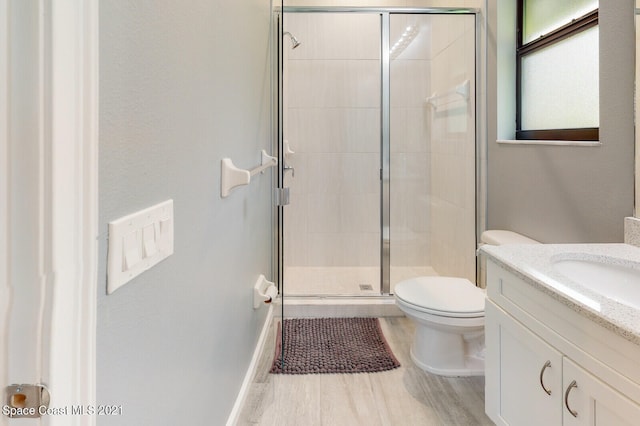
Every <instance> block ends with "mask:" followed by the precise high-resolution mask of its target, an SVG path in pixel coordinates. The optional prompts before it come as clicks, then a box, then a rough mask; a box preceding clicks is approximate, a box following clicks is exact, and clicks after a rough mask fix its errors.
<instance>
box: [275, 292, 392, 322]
mask: <svg viewBox="0 0 640 426" xmlns="http://www.w3.org/2000/svg"><path fill="white" fill-rule="evenodd" d="M281 304H282V298H280V297H279V298H278V299H277V306H275V308H276V309H275V310H274V315H276V316H281V315H282V310H281V307H282V306H281ZM403 315H404V314H403V313H402V311H401V310H400V309H399V308H398V307H397V306H396V304H395V299H394V297H393V296H389V295H380V296H350V297H349V296H324V295H323V296H287V295H285V297H284V317H285V318H345V317H396V316H403Z"/></svg>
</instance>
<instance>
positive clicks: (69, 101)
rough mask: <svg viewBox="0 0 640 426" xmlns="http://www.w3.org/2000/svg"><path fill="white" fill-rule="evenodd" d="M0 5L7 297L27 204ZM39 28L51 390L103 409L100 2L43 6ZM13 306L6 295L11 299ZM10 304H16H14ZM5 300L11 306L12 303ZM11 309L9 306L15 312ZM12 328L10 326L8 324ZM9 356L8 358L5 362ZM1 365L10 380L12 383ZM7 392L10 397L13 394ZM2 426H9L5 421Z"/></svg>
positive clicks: (7, 12) (56, 419)
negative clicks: (17, 230)
mask: <svg viewBox="0 0 640 426" xmlns="http://www.w3.org/2000/svg"><path fill="white" fill-rule="evenodd" d="M15 1H21V0H0V118H1V119H2V120H1V121H4V122H5V123H6V124H7V125H6V126H5V127H3V128H0V292H2V293H4V294H9V293H10V292H12V291H15V289H17V288H19V287H18V286H19V285H20V283H18V282H12V277H11V273H10V266H11V265H10V261H11V259H12V257H13V256H12V253H11V250H12V245H11V239H12V238H17V237H15V236H13V235H11V216H10V214H11V209H10V203H11V200H12V199H16V198H17V197H20V191H19V188H14V187H12V186H11V181H10V179H9V178H10V175H11V167H12V164H11V157H10V154H11V144H12V143H18V141H12V140H11V133H10V127H11V123H12V121H15V120H19V119H20V118H21V117H20V111H19V110H17V109H16V110H13V111H12V110H11V102H10V99H11V98H10V97H11V95H12V94H11V77H12V76H11V72H10V71H11V49H12V45H11V39H10V35H11V26H12V25H20V23H19V22H12V21H11V5H12V2H15ZM38 8H39V15H40V19H39V22H38V32H39V34H38V35H37V36H38V38H39V59H38V69H39V70H38V72H39V75H40V83H41V84H40V85H39V88H38V93H39V112H38V123H34V125H37V126H38V128H39V130H40V131H39V133H40V137H39V139H40V141H39V149H38V152H37V153H36V155H37V156H38V159H39V164H40V166H39V170H38V172H39V176H40V177H41V179H40V182H41V184H40V185H39V186H40V188H39V190H38V194H37V196H38V200H39V201H38V204H39V205H38V206H37V208H38V209H39V211H40V214H41V221H40V225H39V226H38V231H37V236H38V239H39V243H38V244H39V247H40V252H41V258H42V259H40V260H41V261H40V262H38V263H39V265H38V267H39V273H40V275H41V276H42V277H43V282H44V287H43V290H42V291H43V293H44V297H45V302H44V304H45V306H44V310H43V312H44V318H43V320H42V330H41V333H42V334H41V335H42V339H41V341H40V344H39V346H40V347H39V348H37V350H40V352H41V360H42V361H41V365H39V366H34V368H36V369H39V370H40V371H41V372H42V373H41V377H42V384H45V385H46V386H47V387H48V389H49V391H50V393H51V403H50V406H51V407H65V406H71V405H75V406H77V405H90V404H91V405H93V404H95V393H96V391H95V389H96V305H97V299H96V294H97V269H98V268H97V265H98V247H97V242H98V240H97V237H98V118H99V117H98V87H99V86H98V85H99V80H98V65H99V61H98V38H99V32H98V11H99V9H98V8H99V3H98V0H50V1H40V2H39V5H38ZM3 299H4V298H3ZM4 300H6V299H4ZM3 303H4V302H3ZM8 309H10V306H8V305H6V304H4V305H0V313H2V314H6V313H7V312H8ZM7 322H8V321H3V323H5V324H7ZM10 326H11V325H10V324H8V325H7V326H5V328H3V329H2V330H0V351H2V354H3V355H6V354H8V353H10V352H9V351H10V350H11V348H8V347H7V346H8V345H7V339H6V336H7V331H8V327H10ZM4 358H5V359H6V356H5V357H4ZM7 369H8V365H7V362H6V361H4V362H2V363H0V379H3V381H2V383H5V381H4V380H6V378H7V375H6V373H7V371H8V370H7ZM3 394H4V390H3ZM43 421H44V423H45V424H49V425H63V424H64V425H70V424H71V425H87V426H89V425H94V424H95V417H94V416H47V417H46V418H44V420H43ZM0 424H1V425H3V424H8V420H7V418H6V417H4V416H2V417H1V419H0Z"/></svg>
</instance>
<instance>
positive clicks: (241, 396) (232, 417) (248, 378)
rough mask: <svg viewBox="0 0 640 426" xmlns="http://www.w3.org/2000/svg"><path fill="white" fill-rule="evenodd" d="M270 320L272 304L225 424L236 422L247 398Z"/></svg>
mask: <svg viewBox="0 0 640 426" xmlns="http://www.w3.org/2000/svg"><path fill="white" fill-rule="evenodd" d="M272 320H273V305H269V311H268V312H267V318H266V319H265V320H264V325H263V326H262V331H261V332H260V337H259V338H258V343H257V344H256V349H255V350H254V351H253V357H252V358H251V363H250V364H249V368H248V369H247V374H245V376H244V381H243V382H242V387H241V388H240V392H238V397H237V398H236V403H235V404H234V405H233V409H232V410H231V414H229V418H228V419H227V426H234V425H236V424H237V423H238V416H239V415H240V411H242V407H243V406H244V402H245V400H246V399H247V394H248V393H249V388H251V383H252V382H253V378H254V377H255V375H256V371H257V369H258V361H259V360H260V355H261V354H262V350H263V349H264V345H265V342H266V341H267V335H268V334H269V328H270V327H271V321H272Z"/></svg>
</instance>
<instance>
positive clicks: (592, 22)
mask: <svg viewBox="0 0 640 426" xmlns="http://www.w3.org/2000/svg"><path fill="white" fill-rule="evenodd" d="M518 8H519V9H518V37H517V40H518V46H517V54H516V56H517V69H516V72H517V80H516V81H517V88H516V102H517V112H516V139H540V140H598V127H599V96H598V87H599V85H598V77H599V73H598V9H597V8H598V1H597V0H567V1H561V2H558V1H557V0H519V1H518Z"/></svg>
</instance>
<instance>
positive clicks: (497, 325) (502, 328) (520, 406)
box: [485, 301, 562, 426]
mask: <svg viewBox="0 0 640 426" xmlns="http://www.w3.org/2000/svg"><path fill="white" fill-rule="evenodd" d="M485 330H486V335H485V338H486V345H487V348H486V358H485V380H486V382H485V383H486V385H485V386H486V389H485V409H486V412H487V415H488V416H489V417H490V418H491V420H493V421H494V422H495V423H496V424H499V425H518V426H520V425H534V426H539V425H549V426H552V425H560V424H561V423H562V404H561V403H560V400H561V396H562V354H561V353H560V352H558V351H557V350H555V349H554V348H553V347H551V346H549V345H548V344H547V343H546V342H545V341H543V340H541V339H540V338H539V337H537V336H536V335H534V334H533V333H531V332H530V331H529V330H528V329H526V328H525V327H524V326H523V325H522V324H520V323H519V322H518V321H516V320H515V319H513V318H512V317H511V316H509V315H508V314H506V313H505V312H504V311H502V309H500V308H499V307H497V306H496V305H495V304H493V303H492V302H490V301H487V303H486V308H485Z"/></svg>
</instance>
